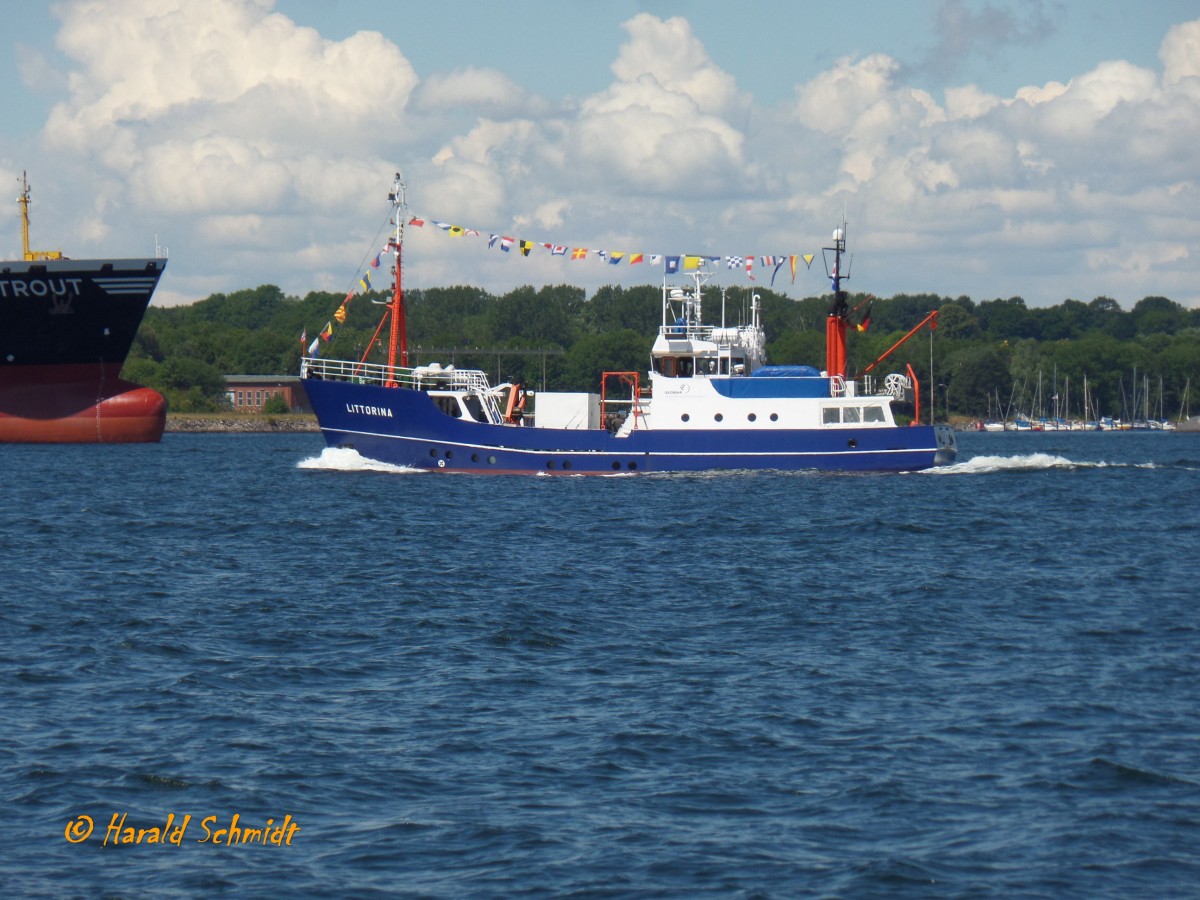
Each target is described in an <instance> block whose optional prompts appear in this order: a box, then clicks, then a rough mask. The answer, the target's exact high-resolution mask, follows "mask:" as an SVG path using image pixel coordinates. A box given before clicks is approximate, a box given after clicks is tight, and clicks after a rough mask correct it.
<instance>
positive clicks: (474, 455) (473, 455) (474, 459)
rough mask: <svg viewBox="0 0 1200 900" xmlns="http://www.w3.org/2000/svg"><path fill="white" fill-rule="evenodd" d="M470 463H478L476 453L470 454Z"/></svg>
mask: <svg viewBox="0 0 1200 900" xmlns="http://www.w3.org/2000/svg"><path fill="white" fill-rule="evenodd" d="M471 462H479V454H478V453H472V454H471Z"/></svg>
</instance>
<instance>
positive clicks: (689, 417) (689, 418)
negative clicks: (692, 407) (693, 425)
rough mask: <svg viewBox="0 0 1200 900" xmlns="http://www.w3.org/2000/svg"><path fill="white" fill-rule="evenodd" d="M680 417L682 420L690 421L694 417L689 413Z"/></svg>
mask: <svg viewBox="0 0 1200 900" xmlns="http://www.w3.org/2000/svg"><path fill="white" fill-rule="evenodd" d="M679 419H680V421H682V422H690V421H691V420H692V417H691V416H689V415H688V414H687V413H684V414H683V415H682V416H680V417H679Z"/></svg>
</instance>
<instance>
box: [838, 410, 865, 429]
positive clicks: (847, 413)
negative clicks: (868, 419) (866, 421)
mask: <svg viewBox="0 0 1200 900" xmlns="http://www.w3.org/2000/svg"><path fill="white" fill-rule="evenodd" d="M842 421H843V422H846V423H847V424H850V423H853V424H855V425H857V424H858V423H859V422H861V421H862V407H861V406H847V407H846V408H845V409H843V410H842Z"/></svg>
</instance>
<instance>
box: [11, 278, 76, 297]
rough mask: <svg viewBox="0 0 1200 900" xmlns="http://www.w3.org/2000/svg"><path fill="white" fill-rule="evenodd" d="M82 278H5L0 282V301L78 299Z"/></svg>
mask: <svg viewBox="0 0 1200 900" xmlns="http://www.w3.org/2000/svg"><path fill="white" fill-rule="evenodd" d="M82 284H83V279H82V278H30V279H21V280H18V279H15V278H6V279H3V280H0V299H5V300H8V299H13V300H15V299H17V298H18V297H66V296H72V295H73V296H76V297H78V296H79V295H80V294H81V293H82V290H81V289H80V286H81V285H82Z"/></svg>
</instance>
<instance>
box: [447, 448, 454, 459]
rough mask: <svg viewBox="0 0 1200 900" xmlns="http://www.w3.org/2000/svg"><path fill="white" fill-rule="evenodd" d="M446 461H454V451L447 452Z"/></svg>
mask: <svg viewBox="0 0 1200 900" xmlns="http://www.w3.org/2000/svg"><path fill="white" fill-rule="evenodd" d="M446 459H454V451H453V450H447V451H446Z"/></svg>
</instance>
